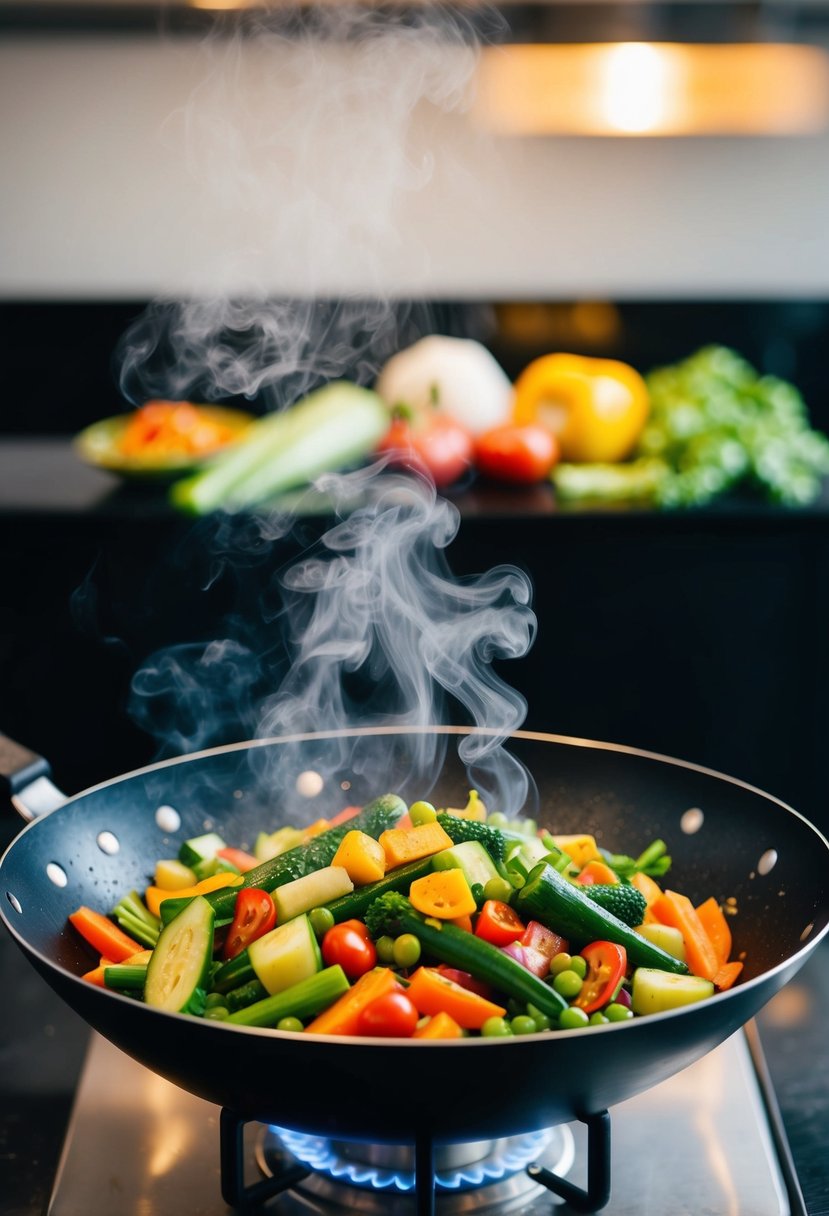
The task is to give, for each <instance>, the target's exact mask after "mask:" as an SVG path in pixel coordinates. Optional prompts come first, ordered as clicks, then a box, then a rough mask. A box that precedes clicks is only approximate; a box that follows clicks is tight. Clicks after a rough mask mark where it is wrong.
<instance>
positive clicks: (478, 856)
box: [432, 840, 499, 887]
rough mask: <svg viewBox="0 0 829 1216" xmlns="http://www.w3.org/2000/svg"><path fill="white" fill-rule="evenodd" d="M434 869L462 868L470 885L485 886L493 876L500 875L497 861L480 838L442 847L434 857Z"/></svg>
mask: <svg viewBox="0 0 829 1216" xmlns="http://www.w3.org/2000/svg"><path fill="white" fill-rule="evenodd" d="M432 869H434V870H461V871H462V872H463V874H464V876H465V878H466V881H467V882H468V883H469V885H470V887H474V886H475V884H476V883H479V884H480V885H481V886H482V887H485V886H486V884H487V883H488V882H489V880H490V879H491V878H498V877H499V874H498V870H497V869H496V866H495V862H494V861H493V860H492V858H491V857H490V855H489V853H487V851H486V849H485V848H484V846H483V845H482V844H481V843H480V841H478V840H464V841H463V842H462V843H461V844H453V845H452V847H451V849H441V851H440V852H439V853H435V855H434V856H433V857H432Z"/></svg>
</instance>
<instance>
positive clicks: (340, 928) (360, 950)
mask: <svg viewBox="0 0 829 1216" xmlns="http://www.w3.org/2000/svg"><path fill="white" fill-rule="evenodd" d="M322 957H323V959H324V960H325V965H326V966H327V967H334V966H336V964H337V963H339V964H340V966H341V967H342V969H343V971H344V972H345V973H346V975H347V976H348V978H349V979H350V980H357V979H359V978H360V976H361V975H365V973H366V972H367V971H371V969H372V967H374V966H375V964H376V963H377V951H376V950H375V949H374V943H373V942H372V941H371V939H370V938H369V936H368V931H367V930H366V928H365V925H363V933H360V932H359V930H357V929H355V928H354V922H353V921H344V922H343V923H342V924H341V925H334V927H333V928H332V929H329V930H328V932H327V933H326V935H325V937H324V938H323V939H322Z"/></svg>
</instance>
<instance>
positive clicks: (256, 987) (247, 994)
mask: <svg viewBox="0 0 829 1216" xmlns="http://www.w3.org/2000/svg"><path fill="white" fill-rule="evenodd" d="M250 973H251V975H253V968H252V967H251V969H250ZM267 995H268V990H267V988H266V987H265V985H264V984H260V982H259V980H257V979H252V980H248V982H247V983H245V984H240V985H239V987H238V988H231V989H230V991H229V992H227V993H225V1000H226V1004H227V1007H228V1009H229V1010H230V1012H231V1013H235V1012H236V1010H237V1009H244V1008H245V1006H246V1005H252V1004H253V1003H254V1002H255V1001H261V1000H263V999H264V998H265V997H266V996H267Z"/></svg>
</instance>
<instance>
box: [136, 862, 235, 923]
mask: <svg viewBox="0 0 829 1216" xmlns="http://www.w3.org/2000/svg"><path fill="white" fill-rule="evenodd" d="M242 881H243V880H242V878H241V876H240V875H239V874H230V873H227V872H223V873H221V874H211V875H209V877H207V878H203V879H202V880H201V882H197V883H196V885H195V886H194V887H184V888H182V889H181V890H178V891H175V892H173V891H162V890H161V888H160V887H147V890H146V891H145V892H144V902H145V903H146V905H147V907H148V908H149V910H150V911H151V912H152V913H153V915H154V916H160V917H161V918H162V920H163V919H164V916H163V913H162V911H161V905H162V904H163V903H164V901H165V900H166V899H173V898H175V899H189V898H190V897H191V896H196V895H210V894H211V893H212V892H214V891H222V890H224V889H225V888H226V887H227V888H230V887H234V888H235V887H239V886H241V885H242ZM235 902H236V897H235V895H230V896H229V904H228V914H229V915H232V914H233V907H234V904H235Z"/></svg>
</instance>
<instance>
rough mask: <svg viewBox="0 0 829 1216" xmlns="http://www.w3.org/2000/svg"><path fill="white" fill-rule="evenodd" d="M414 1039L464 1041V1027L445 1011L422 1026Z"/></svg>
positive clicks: (413, 1036)
mask: <svg viewBox="0 0 829 1216" xmlns="http://www.w3.org/2000/svg"><path fill="white" fill-rule="evenodd" d="M412 1038H413V1039H462V1038H463V1027H461V1026H459V1025H458V1023H457V1022H456V1021H455V1019H454V1018H453V1017H450V1015H449V1014H448V1013H446V1012H445V1010H441V1012H440V1013H435V1014H433V1015H432V1017H430V1018H428V1019H427V1021H425V1022H424V1023H423V1025H422V1026H418V1028H417V1030H416V1031H415V1032H414V1034H413V1035H412Z"/></svg>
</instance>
